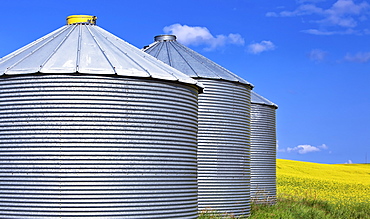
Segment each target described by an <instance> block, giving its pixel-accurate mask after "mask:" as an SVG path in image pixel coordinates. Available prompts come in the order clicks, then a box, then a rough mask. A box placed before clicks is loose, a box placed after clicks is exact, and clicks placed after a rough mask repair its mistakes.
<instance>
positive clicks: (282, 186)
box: [276, 159, 370, 205]
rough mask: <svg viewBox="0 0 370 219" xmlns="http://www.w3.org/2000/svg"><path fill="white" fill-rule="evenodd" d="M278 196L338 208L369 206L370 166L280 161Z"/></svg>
mask: <svg viewBox="0 0 370 219" xmlns="http://www.w3.org/2000/svg"><path fill="white" fill-rule="evenodd" d="M276 173H277V190H278V195H280V196H283V195H288V196H294V197H301V198H308V199H315V200H325V201H329V202H332V203H336V204H339V205H342V204H345V205H348V204H351V203H370V164H318V163H309V162H301V161H292V160H283V159H277V163H276Z"/></svg>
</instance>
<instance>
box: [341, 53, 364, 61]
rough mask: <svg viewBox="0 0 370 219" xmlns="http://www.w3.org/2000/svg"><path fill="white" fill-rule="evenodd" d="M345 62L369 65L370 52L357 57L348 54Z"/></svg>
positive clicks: (356, 55) (359, 54)
mask: <svg viewBox="0 0 370 219" xmlns="http://www.w3.org/2000/svg"><path fill="white" fill-rule="evenodd" d="M344 60H345V61H347V62H358V63H367V62H369V61H370V52H358V53H356V54H355V55H352V54H347V55H346V56H345V57H344Z"/></svg>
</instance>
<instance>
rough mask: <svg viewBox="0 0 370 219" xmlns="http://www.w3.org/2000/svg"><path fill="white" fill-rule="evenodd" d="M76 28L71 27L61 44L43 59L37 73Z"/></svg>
mask: <svg viewBox="0 0 370 219" xmlns="http://www.w3.org/2000/svg"><path fill="white" fill-rule="evenodd" d="M75 28H76V27H73V28H72V29H71V30H70V31H69V32H68V34H67V35H66V36H65V37H64V38H63V40H62V42H60V43H59V45H58V46H57V47H56V48H55V49H54V50H53V52H52V53H51V54H50V55H49V57H47V58H46V59H45V61H44V62H43V63H42V64H41V65H40V69H39V72H41V69H42V67H44V65H45V64H46V63H47V62H48V61H49V60H50V59H51V57H52V56H53V55H54V54H55V53H56V52H57V50H58V49H59V48H60V47H61V46H62V45H63V43H64V42H65V41H66V40H67V38H68V37H69V36H70V35H71V33H72V32H73V30H74V29H75Z"/></svg>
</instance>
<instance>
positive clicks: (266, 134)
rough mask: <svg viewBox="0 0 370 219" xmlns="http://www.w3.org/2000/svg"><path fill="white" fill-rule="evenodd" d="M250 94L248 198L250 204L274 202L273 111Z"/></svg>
mask: <svg viewBox="0 0 370 219" xmlns="http://www.w3.org/2000/svg"><path fill="white" fill-rule="evenodd" d="M277 108H278V106H277V105H276V104H274V103H272V102H271V101H269V100H267V99H266V98H264V97H262V96H261V95H259V94H257V93H255V92H253V91H252V112H251V197H252V201H253V202H254V203H269V204H273V203H275V201H276V109H277Z"/></svg>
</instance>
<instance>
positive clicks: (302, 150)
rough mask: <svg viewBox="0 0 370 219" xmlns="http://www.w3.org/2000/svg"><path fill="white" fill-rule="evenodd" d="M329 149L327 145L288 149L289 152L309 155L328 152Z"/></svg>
mask: <svg viewBox="0 0 370 219" xmlns="http://www.w3.org/2000/svg"><path fill="white" fill-rule="evenodd" d="M328 148H329V147H328V146H326V145H325V144H322V145H320V146H317V147H315V146H312V145H298V146H297V147H294V148H290V147H288V148H287V150H286V151H287V152H295V151H297V152H298V153H299V154H307V153H310V152H318V151H321V150H327V149H328Z"/></svg>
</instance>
